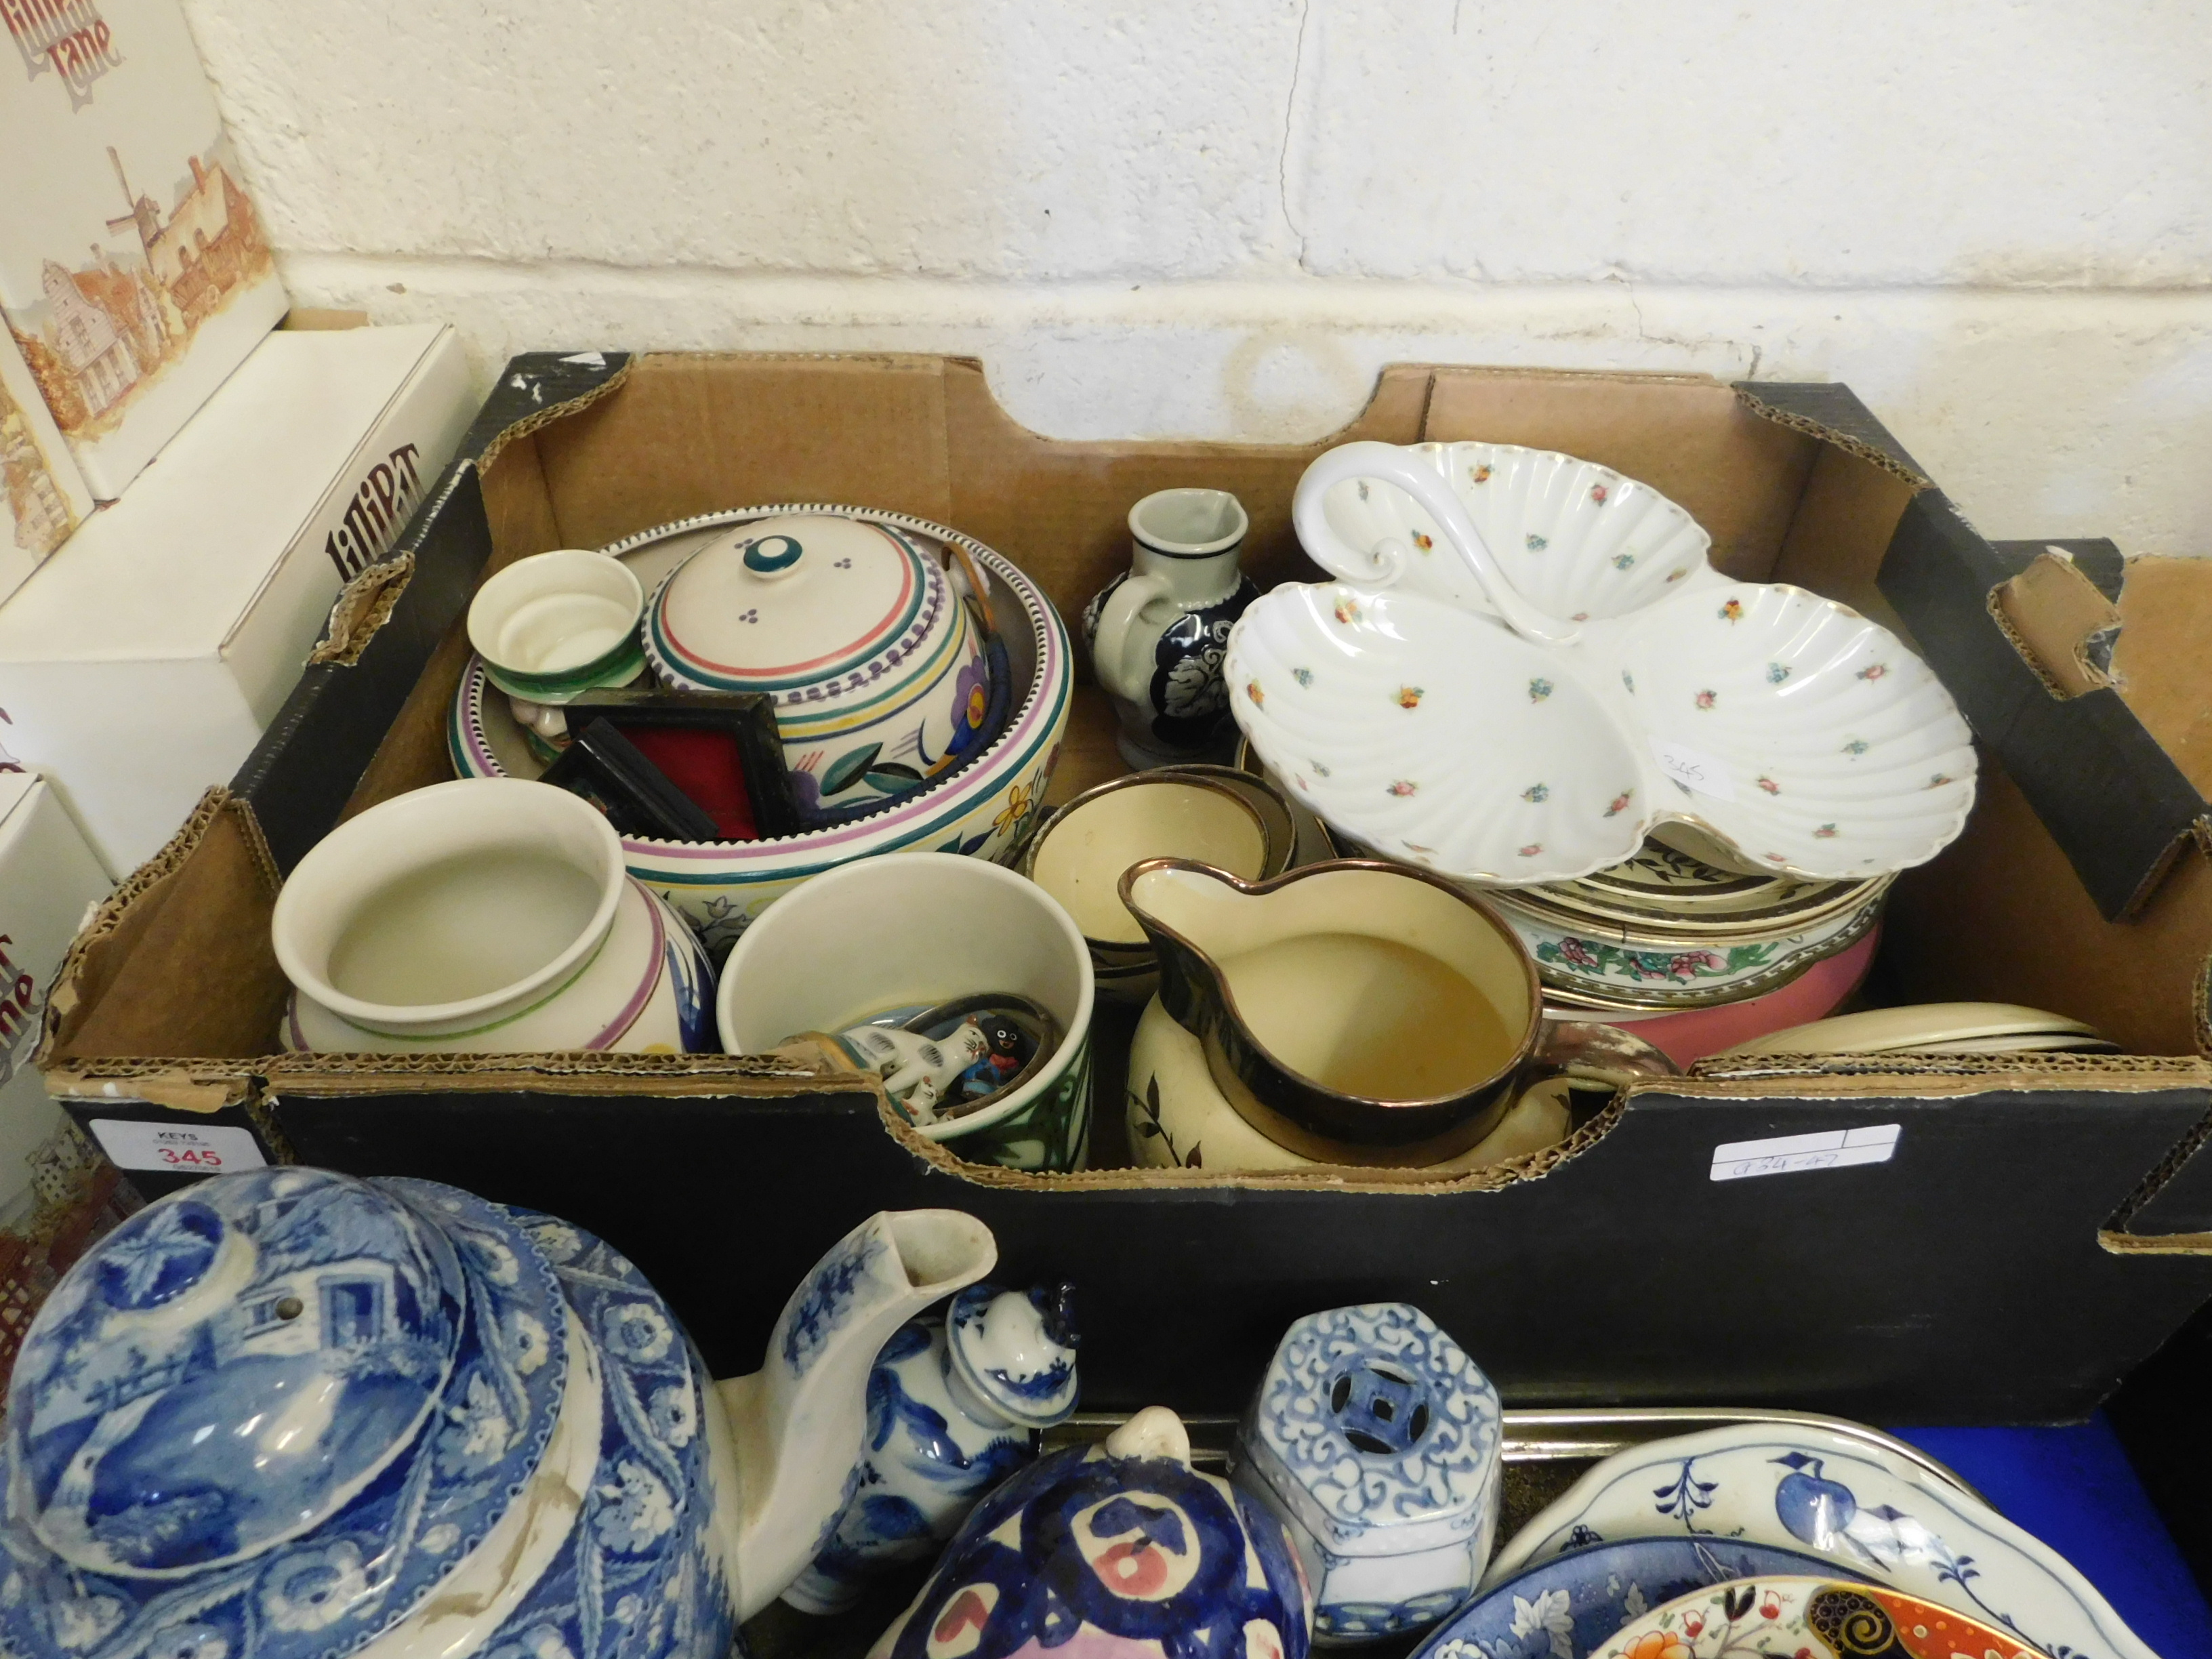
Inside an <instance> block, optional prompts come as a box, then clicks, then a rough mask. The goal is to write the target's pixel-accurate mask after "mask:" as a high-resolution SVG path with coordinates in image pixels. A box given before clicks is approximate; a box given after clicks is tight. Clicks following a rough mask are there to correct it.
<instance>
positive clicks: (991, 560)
mask: <svg viewBox="0 0 2212 1659" xmlns="http://www.w3.org/2000/svg"><path fill="white" fill-rule="evenodd" d="M793 512H805V513H810V514H815V515H829V516H832V517H838V518H845V519H850V520H854V521H855V522H860V523H867V524H880V525H883V526H888V527H890V528H892V529H895V530H897V531H899V532H901V533H902V534H903V535H905V536H906V537H907V538H908V539H909V540H910V541H912V542H914V543H915V544H917V545H919V546H921V547H922V548H923V549H924V550H925V551H927V550H928V549H929V548H930V547H931V546H932V545H933V544H934V545H935V546H938V547H942V548H948V549H949V548H957V549H960V550H963V551H964V552H966V553H967V555H968V556H969V558H970V559H971V560H972V561H973V562H974V567H975V570H976V571H977V573H978V574H979V576H980V578H981V580H982V582H983V584H984V586H985V588H986V592H985V593H984V595H983V596H982V597H983V598H984V599H985V600H986V601H987V604H988V605H989V607H990V610H991V611H992V613H993V615H994V617H995V619H996V624H997V629H998V634H999V636H1000V639H1001V640H1002V641H1004V643H1005V645H1006V654H1007V659H1008V662H1009V665H1010V676H1009V677H1010V678H1011V679H1012V686H1011V687H1010V689H1009V690H1010V696H1009V698H1008V702H1009V706H1010V708H1011V709H1012V713H1011V714H1010V715H1009V716H1008V718H1007V720H1006V726H1005V728H1004V730H1002V731H1000V732H999V733H998V734H997V735H996V736H995V737H994V738H992V739H991V741H990V742H989V743H988V744H987V745H986V746H985V747H984V749H983V750H982V752H981V754H980V755H976V756H974V757H972V758H970V757H962V758H963V761H965V762H966V763H965V764H963V765H962V766H961V767H960V768H959V769H958V770H957V772H955V773H953V774H952V775H949V776H945V777H941V778H939V779H938V780H935V781H933V782H931V783H930V784H928V785H927V786H926V787H923V788H921V789H919V790H916V791H915V792H914V793H911V794H907V795H902V796H900V797H899V798H898V799H896V800H894V801H891V802H890V803H889V804H887V805H884V807H882V808H881V809H880V810H879V811H873V812H870V813H868V814H866V816H863V817H859V818H856V819H854V820H853V821H851V822H849V823H837V824H836V825H833V826H830V827H829V828H824V829H809V830H805V831H803V832H801V833H800V834H799V835H795V836H782V837H780V838H778V839H775V840H772V841H754V842H680V841H663V840H659V839H656V838H654V837H652V836H624V837H623V857H624V858H625V859H626V860H628V862H629V870H630V873H631V874H632V875H634V876H635V877H636V878H638V879H639V880H640V881H641V882H643V883H644V884H646V885H647V886H648V887H650V888H652V889H653V890H654V891H655V892H657V893H659V895H660V896H662V897H664V898H665V899H666V900H668V902H670V903H671V904H673V905H674V906H675V907H676V908H677V909H678V911H679V912H680V913H681V914H682V915H684V917H685V919H686V920H688V921H690V923H691V925H692V926H693V927H695V928H696V929H697V930H698V932H699V934H700V937H701V938H702V939H704V940H705V941H706V943H707V945H708V947H709V948H710V949H712V950H714V951H720V950H722V949H724V948H726V946H727V945H728V944H729V942H730V941H731V940H732V939H735V938H736V937H737V936H738V933H742V932H743V931H744V928H745V927H746V925H747V924H748V923H749V922H750V921H751V920H752V919H753V918H754V917H756V916H757V915H760V914H761V913H762V912H763V910H764V909H766V908H768V906H769V904H770V903H772V902H774V901H775V899H776V898H778V897H779V896H781V895H782V894H784V893H787V892H789V891H790V890H792V889H793V887H795V886H796V885H798V884H799V883H800V882H802V881H804V880H805V879H806V878H808V877H809V876H811V875H814V874H817V873H818V872H821V871H823V870H829V869H834V868H835V867H836V866H839V865H842V864H844V863H847V862H848V861H850V860H854V859H858V858H866V857H868V856H870V855H872V854H878V853H889V852H898V851H915V852H941V853H961V854H969V855H971V856H975V857H978V858H985V859H997V860H1002V861H1003V860H1011V859H1012V858H1014V857H1015V856H1017V855H1018V854H1019V853H1020V851H1021V848H1022V847H1023V845H1024V842H1025V841H1026V840H1027V838H1028V836H1029V833H1030V830H1031V829H1033V828H1034V827H1035V825H1036V820H1037V818H1038V816H1039V814H1040V813H1041V811H1042V808H1043V804H1044V793H1045V789H1046V787H1047V786H1048V784H1049V783H1050V781H1051V779H1052V769H1053V766H1054V763H1056V762H1057V761H1058V760H1059V758H1060V740H1061V738H1062V737H1063V736H1064V735H1065V734H1066V730H1067V720H1068V709H1069V699H1070V696H1071V694H1072V692H1073V664H1072V660H1071V658H1070V655H1069V650H1068V641H1067V630H1066V629H1065V628H1064V627H1062V626H1061V624H1060V616H1059V613H1058V612H1057V611H1054V609H1053V607H1052V602H1051V601H1050V600H1049V599H1046V598H1045V596H1044V592H1043V590H1042V588H1040V587H1038V586H1037V585H1036V583H1035V582H1033V581H1031V580H1030V579H1029V578H1028V577H1027V576H1026V575H1024V574H1023V573H1022V572H1021V571H1020V570H1019V569H1018V568H1016V567H1015V566H1014V565H1013V564H1012V562H1010V561H1008V560H1006V558H1004V557H1002V556H1000V555H999V554H997V553H994V552H993V551H992V550H990V549H989V548H987V547H986V546H984V545H983V544H981V542H978V541H976V540H975V539H974V538H972V537H968V536H963V535H962V534H960V533H959V532H957V531H954V530H948V529H946V528H945V526H942V525H935V524H932V523H930V522H929V521H928V520H923V519H915V518H910V517H908V516H907V515H906V514H903V513H872V512H864V511H862V510H861V509H859V508H856V507H821V506H814V505H808V506H806V507H744V508H740V509H738V510H736V511H734V512H729V513H708V514H705V515H703V516H702V517H699V518H696V519H685V520H680V521H678V522H677V523H675V524H669V525H663V526H659V527H658V528H656V529H652V530H645V531H641V532H638V533H637V534H636V535H635V536H631V537H629V538H626V539H625V540H623V541H620V542H617V543H616V544H614V545H612V546H611V547H609V548H607V549H605V555H606V556H611V557H616V558H619V559H621V560H622V561H623V562H624V563H626V564H628V565H629V567H630V568H632V569H633V570H635V572H636V573H637V574H638V578H639V580H641V582H643V583H644V584H645V586H647V587H648V588H652V587H655V586H658V585H659V582H660V580H661V579H662V578H663V577H665V575H666V574H668V572H669V571H670V570H671V569H673V568H675V567H676V565H677V564H678V563H679V562H681V561H682V560H683V559H684V558H685V557H686V556H689V555H690V553H691V552H692V551H694V550H696V549H697V548H699V547H701V546H702V545H704V544H708V543H709V542H712V541H714V540H715V539H716V538H718V537H720V535H722V534H723V533H724V532H726V531H728V530H730V529H732V528H733V527H735V526H741V525H748V524H751V523H753V522H755V521H757V520H763V519H766V518H769V517H770V516H773V515H775V514H778V513H793ZM486 684H487V682H486V681H485V679H484V677H483V665H482V664H481V663H478V664H475V665H471V668H470V669H469V670H467V671H465V673H464V674H463V676H462V681H461V684H460V687H459V691H458V692H457V693H456V695H455V697H454V700H453V710H452V717H451V720H450V723H449V724H448V726H447V749H448V751H449V752H450V754H451V755H452V757H453V766H454V769H455V770H456V771H457V772H459V774H460V775H462V776H464V777H501V776H509V775H512V776H517V777H530V778H534V777H536V776H537V775H538V774H539V773H540V772H541V771H543V770H544V763H543V762H542V761H541V760H540V759H539V758H538V757H536V756H535V755H533V754H532V751H531V749H530V746H529V744H527V742H526V741H525V739H524V737H523V734H522V732H521V731H520V728H518V727H517V726H515V724H514V721H513V717H512V715H511V714H509V711H508V709H507V700H506V698H504V697H503V696H500V695H499V694H498V693H497V691H496V690H494V691H493V692H492V693H491V694H490V695H489V696H487V695H486V693H485V686H486Z"/></svg>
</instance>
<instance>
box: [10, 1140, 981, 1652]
mask: <svg viewBox="0 0 2212 1659" xmlns="http://www.w3.org/2000/svg"><path fill="white" fill-rule="evenodd" d="M995 1253H996V1252H995V1247H994V1244H993V1243H992V1240H991V1237H990V1234H989V1233H988V1231H987V1230H986V1229H984V1227H983V1226H982V1225H981V1223H979V1222H976V1221H975V1220H973V1219H972V1218H969V1217H967V1216H964V1215H960V1214H957V1213H956V1212H947V1211H920V1212H908V1213H904V1214H898V1215H878V1216H875V1217H872V1218H870V1219H869V1220H868V1221H866V1222H865V1223H864V1224H862V1225H861V1226H860V1227H859V1228H857V1229H856V1230H854V1231H853V1232H852V1233H850V1234H848V1236H847V1237H846V1238H845V1239H844V1240H843V1241H842V1242H841V1243H839V1244H838V1245H837V1246H836V1248H835V1249H833V1250H832V1251H831V1252H830V1254H829V1255H828V1256H826V1257H825V1258H824V1259H823V1261H822V1262H820V1263H819V1264H818V1265H817V1267H815V1269H814V1271H813V1272H812V1273H810V1274H809V1275H808V1277H807V1279H806V1281H805V1283H804V1284H803V1285H801V1286H800V1288H799V1291H798V1292H797V1293H796V1294H794V1295H793V1297H792V1299H791V1301H790V1302H789V1304H787V1305H786V1307H785V1309H784V1312H783V1316H782V1317H781V1320H780V1321H779V1322H777V1325H776V1327H775V1331H774V1333H773V1334H772V1335H771V1336H770V1339H769V1355H768V1364H767V1367H766V1368H765V1369H764V1370H763V1371H760V1372H758V1373H756V1374H755V1375H753V1376H749V1377H744V1378H739V1379H737V1380H735V1381H733V1382H730V1383H720V1384H715V1383H709V1382H708V1379H707V1375H706V1370H705V1367H704V1366H703V1365H702V1364H701V1362H700V1359H699V1357H698V1355H697V1353H696V1351H695V1350H694V1349H693V1348H692V1346H691V1345H690V1341H689V1340H688V1339H687V1338H686V1337H685V1335H684V1330H683V1328H682V1327H681V1326H680V1325H679V1324H678V1323H677V1322H676V1320H675V1317H674V1316H673V1315H672V1314H671V1313H670V1311H669V1310H668V1308H667V1306H666V1304H665V1303H663V1302H662V1301H661V1299H660V1298H659V1297H658V1296H657V1295H656V1294H655V1293H654V1292H653V1287H652V1286H651V1285H648V1284H647V1283H646V1281H645V1280H644V1279H643V1278H642V1277H641V1276H640V1275H639V1273H637V1271H636V1269H635V1268H634V1267H631V1266H630V1264H629V1262H628V1261H624V1260H623V1257H622V1256H621V1255H617V1253H616V1252H615V1251H614V1250H612V1249H609V1248H608V1247H607V1246H606V1245H605V1244H604V1243H601V1242H600V1241H599V1240H598V1239H596V1238H593V1237H592V1236H591V1235H589V1234H588V1233H586V1232H584V1231H582V1230H581V1229H579V1228H576V1227H573V1226H570V1225H568V1224H566V1223H563V1222H559V1221H556V1220H553V1219H552V1218H550V1217H546V1216H541V1215H536V1214H533V1213H532V1212H528V1211H523V1210H514V1209H509V1208H507V1207H506V1206H501V1205H496V1204H491V1203H488V1202H486V1201H484V1200H481V1199H477V1198H475V1197H472V1196H471V1195H470V1194H466V1193H464V1192H460V1191H458V1190H456V1189H454V1188H450V1187H441V1186H437V1185H435V1184H433V1183H431V1182H422V1181H410V1180H399V1179H390V1180H380V1181H362V1180H358V1179H356V1178H354V1177H352V1176H341V1175H334V1174H331V1173H330V1172H328V1171H325V1170H302V1169H270V1170H254V1171H252V1172H250V1173H245V1174H240V1175H234V1176H219V1177H217V1178H216V1179H214V1180H211V1181H208V1182H202V1183H200V1184H198V1185H197V1186H194V1187H191V1188H187V1189H185V1190H184V1191H182V1192H179V1193H175V1194H171V1195H170V1196H168V1197H167V1198H165V1199H162V1200H160V1201H158V1202H156V1203H155V1204H152V1205H149V1206H147V1207H146V1208H145V1209H144V1210H143V1211H141V1212H139V1213H138V1214H137V1215H136V1216H134V1217H132V1218H131V1219H130V1220H129V1221H127V1222H125V1224H124V1225H122V1226H120V1227H118V1229H117V1230H116V1231H114V1232H113V1233H112V1234H110V1235H109V1236H108V1237H106V1238H105V1239H103V1240H102V1241H100V1243H99V1244H97V1245H95V1246H94V1248H93V1249H92V1250H91V1251H89V1252H88V1254H87V1255H85V1256H84V1258H83V1259H82V1261H79V1262H78V1263H77V1265H76V1267H73V1268H72V1269H70V1272H69V1273H68V1274H67V1275H65V1276H64V1279H62V1281H61V1283H60V1284H59V1285H58V1286H57V1287H56V1288H55V1291H54V1292H53V1295H52V1297H51V1298H50V1299H49V1300H48V1301H47V1303H46V1306H45V1307H44V1308H43V1309H42V1310H40V1314H39V1316H38V1318H37V1319H36V1320H34V1321H33V1322H32V1325H31V1328H30V1330H29V1332H28V1333H27V1334H26V1336H25V1338H24V1341H23V1346H22V1350H21V1354H20V1357H19V1358H18V1361H17V1364H16V1367H15V1376H14V1378H13V1381H12V1382H11V1383H10V1385H9V1395H8V1417H7V1435H6V1441H5V1444H4V1449H0V1476H4V1481H5V1491H6V1509H5V1515H4V1517H0V1552H3V1553H0V1651H5V1652H8V1653H9V1654H14V1655H19V1656H26V1659H90V1656H94V1655H106V1654H112V1655H117V1656H125V1655H129V1656H160V1659H337V1656H340V1655H345V1654H351V1653H356V1652H360V1653H365V1654H370V1655H395V1654H396V1655H410V1654H412V1655H426V1654H453V1653H471V1652H480V1653H483V1654H484V1655H485V1656H487V1659H562V1656H567V1659H721V1656H722V1655H723V1654H724V1653H725V1652H726V1650H727V1649H728V1647H729V1644H730V1642H731V1639H732V1635H733V1632H734V1630H735V1626H736V1623H737V1621H738V1620H740V1619H742V1618H744V1617H746V1616H749V1615H750V1613H753V1612H755V1611H757V1610H758V1609H759V1608H760V1607H763V1606H764V1605H766V1604H767V1602H769V1601H771V1600H772V1599H774V1597H775V1595H776V1593H777V1592H778V1591H779V1590H781V1589H782V1588H783V1586H784V1584H785V1583H788V1582H789V1580H790V1579H791V1577H793V1575H795V1574H796V1573H797V1572H798V1571H799V1568H800V1567H802V1566H803V1565H805V1558H806V1553H807V1549H808V1541H810V1540H811V1539H813V1538H814V1537H816V1536H817V1534H819V1532H820V1530H821V1528H823V1525H824V1524H825V1523H826V1522H828V1521H829V1518H830V1516H831V1515H832V1514H833V1512H834V1511H835V1510H836V1505H837V1503H838V1501H839V1498H840V1497H841V1495H842V1491H843V1483H844V1480H845V1476H846V1472H847V1471H848V1469H849V1468H851V1466H852V1461H853V1458H854V1455H855V1454H856V1453H857V1452H858V1450H859V1447H860V1427H861V1422H862V1419H863V1408H862V1392H863V1389H864V1388H865V1386H866V1377H867V1375H868V1370H869V1367H870V1364H871V1362H872V1359H873V1358H874V1355H875V1352H876V1349H877V1348H878V1346H880V1344H881V1343H882V1341H883V1340H884V1337H886V1336H888V1335H889V1334H890V1332H891V1331H892V1330H894V1329H896V1328H897V1326H898V1325H899V1324H900V1323H902V1322H903V1321H904V1320H905V1319H906V1318H908V1316H910V1315H912V1314H913V1313H915V1312H916V1311H918V1310H919V1309H920V1308H921V1307H923V1306H926V1305H927V1304H928V1303H930V1302H931V1301H933V1300H935V1299H936V1298H937V1297H941V1296H943V1295H945V1294H946V1293H947V1292H949V1291H951V1290H953V1289H956V1288H957V1287H958V1286H959V1285H962V1284H964V1283H966V1282H969V1280H972V1279H975V1278H978V1277H980V1276H981V1274H982V1273H985V1272H987V1270H988V1268H989V1267H990V1264H991V1261H992V1259H993V1257H994V1255H995Z"/></svg>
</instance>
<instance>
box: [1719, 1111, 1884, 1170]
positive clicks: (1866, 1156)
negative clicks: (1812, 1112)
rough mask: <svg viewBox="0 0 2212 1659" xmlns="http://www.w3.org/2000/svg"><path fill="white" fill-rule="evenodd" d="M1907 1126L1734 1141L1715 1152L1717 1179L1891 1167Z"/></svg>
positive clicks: (1877, 1124)
mask: <svg viewBox="0 0 2212 1659" xmlns="http://www.w3.org/2000/svg"><path fill="white" fill-rule="evenodd" d="M1904 1127H1905V1126H1904V1125H1902V1124H1899V1123H1873V1124H1869V1125H1868V1126H1867V1127H1865V1128H1863V1129H1824V1130H1822V1131H1820V1133H1817V1134H1809V1135H1777V1136H1775V1137H1774V1138H1773V1139H1771V1140H1731V1141H1729V1142H1728V1143H1727V1144H1726V1145H1725V1146H1716V1147H1714V1148H1713V1179H1714V1180H1716V1181H1746V1180H1748V1179H1750V1178H1751V1177H1752V1176H1771V1175H1796V1174H1797V1173H1798V1172H1799V1171H1801V1170H1847V1169H1850V1167H1851V1166H1853V1165H1854V1164H1887V1163H1888V1162H1889V1160H1890V1159H1891V1158H1893V1157H1894V1156H1895V1155H1896V1152H1897V1138H1898V1135H1899V1133H1901V1132H1902V1130H1903V1128H1904Z"/></svg>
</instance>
